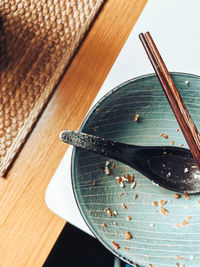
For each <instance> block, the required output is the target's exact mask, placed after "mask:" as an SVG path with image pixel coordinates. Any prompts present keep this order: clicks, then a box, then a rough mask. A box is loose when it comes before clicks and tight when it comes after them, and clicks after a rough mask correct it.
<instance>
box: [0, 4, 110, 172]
mask: <svg viewBox="0 0 200 267" xmlns="http://www.w3.org/2000/svg"><path fill="white" fill-rule="evenodd" d="M104 1H105V0H1V1H0V20H1V22H0V23H1V24H0V176H3V175H5V173H6V171H7V169H8V168H9V166H10V164H11V163H12V161H13V159H14V158H15V156H16V155H17V153H18V152H19V150H20V148H21V146H22V144H23V143H24V141H25V139H26V137H27V135H28V134H29V133H30V131H31V129H32V128H33V125H34V124H35V122H36V120H37V118H38V116H39V115H40V114H41V112H42V110H43V107H44V105H45V104H46V103H47V101H48V99H49V96H50V95H51V93H52V91H53V89H54V88H55V86H56V84H57V83H58V81H59V79H60V77H61V76H62V74H63V72H64V70H65V69H66V67H67V65H68V63H69V61H70V59H71V58H72V56H73V54H74V52H75V50H76V48H77V47H78V45H79V44H80V42H81V40H82V39H83V37H84V35H85V34H86V32H87V30H88V29H89V26H90V24H91V22H92V21H93V19H94V17H95V15H96V14H97V12H98V10H99V8H100V6H101V5H102V4H103V2H104Z"/></svg>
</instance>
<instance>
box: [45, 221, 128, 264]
mask: <svg viewBox="0 0 200 267" xmlns="http://www.w3.org/2000/svg"><path fill="white" fill-rule="evenodd" d="M43 266H44V267H124V266H125V263H123V262H121V261H119V260H118V259H115V257H114V255H113V254H112V253H110V252H109V251H108V250H107V249H106V248H105V247H104V246H103V245H102V244H101V243H100V242H99V241H97V240H96V239H95V238H93V237H91V236H89V235H88V234H86V233H84V232H83V231H81V230H79V229H78V228H76V227H74V226H72V225H71V224H69V223H67V224H66V225H65V227H64V229H63V231H62V233H61V234H60V236H59V238H58V240H57V241H56V243H55V245H54V247H53V249H52V251H51V252H50V254H49V256H48V258H47V259H46V261H45V263H44V265H43Z"/></svg>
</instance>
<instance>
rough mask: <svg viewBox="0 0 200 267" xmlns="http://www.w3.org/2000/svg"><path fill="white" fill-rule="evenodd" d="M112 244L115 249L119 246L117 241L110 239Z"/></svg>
mask: <svg viewBox="0 0 200 267" xmlns="http://www.w3.org/2000/svg"><path fill="white" fill-rule="evenodd" d="M112 244H113V246H114V247H115V248H116V249H119V248H120V246H119V245H118V244H117V243H115V242H114V241H112Z"/></svg>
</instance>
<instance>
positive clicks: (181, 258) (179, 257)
mask: <svg viewBox="0 0 200 267" xmlns="http://www.w3.org/2000/svg"><path fill="white" fill-rule="evenodd" d="M176 257H177V258H178V259H179V260H184V258H183V257H181V256H179V255H176Z"/></svg>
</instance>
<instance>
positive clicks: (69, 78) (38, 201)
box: [0, 0, 147, 267]
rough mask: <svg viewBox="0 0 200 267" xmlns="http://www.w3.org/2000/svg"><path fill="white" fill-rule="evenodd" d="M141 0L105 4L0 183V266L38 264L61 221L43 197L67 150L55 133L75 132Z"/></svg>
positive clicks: (51, 243)
mask: <svg viewBox="0 0 200 267" xmlns="http://www.w3.org/2000/svg"><path fill="white" fill-rule="evenodd" d="M146 2H147V0H107V1H106V3H105V5H104V7H103V8H102V10H101V12H100V13H99V15H98V17H97V19H96V21H95V23H94V24H93V26H92V27H91V29H90V31H89V33H88V35H87V37H86V38H85V40H84V41H83V43H82V44H81V46H80V48H79V49H78V52H77V53H76V55H75V57H74V58H73V60H72V62H71V64H70V66H69V67H68V69H67V71H66V72H65V75H64V76H63V79H62V80H61V82H60V84H59V86H58V87H57V89H56V91H55V93H54V94H53V96H52V98H51V99H50V101H49V103H48V105H47V107H46V109H45V110H44V112H43V113H42V115H41V117H40V119H39V121H38V123H37V125H36V126H35V128H34V130H33V131H32V133H31V135H30V136H29V138H28V140H27V142H26V143H25V145H24V147H23V149H22V151H21V152H20V154H19V155H18V157H17V159H16V160H15V162H14V164H13V166H12V168H11V169H10V171H9V173H8V175H7V178H6V179H1V180H0V182H1V183H0V206H1V212H0V240H1V242H0V266H4V267H7V266H8V267H11V266H12V267H15V266H17V267H20V266H31V267H32V266H42V264H43V263H44V261H45V260H46V258H47V256H48V254H49V252H50V251H51V249H52V247H53V245H54V243H55V241H56V240H57V238H58V236H59V234H60V233H61V231H62V229H63V227H64V225H65V223H66V222H65V221H64V220H62V219H61V218H59V217H58V216H56V215H55V214H53V213H52V212H51V211H50V210H49V209H48V208H47V206H46V204H45V200H44V196H45V191H46V188H47V185H48V183H49V182H50V180H51V178H52V176H53V174H54V172H55V171H56V168H57V167H58V165H59V162H60V161H61V159H62V157H63V155H64V153H65V151H66V149H67V147H66V145H64V144H63V143H61V142H60V141H59V138H58V135H59V132H60V130H61V129H64V128H68V129H74V130H77V129H78V127H79V126H80V124H81V122H82V120H83V119H84V116H85V115H86V113H87V111H88V109H89V107H90V106H91V104H92V102H93V100H94V98H95V96H96V95H97V93H98V91H99V89H100V88H101V85H102V84H103V82H104V80H105V78H106V76H107V74H108V72H109V70H110V69H111V67H112V65H113V63H114V61H115V59H116V57H117V55H118V54H119V52H120V50H121V48H122V46H123V44H124V43H125V41H126V39H127V37H128V35H129V33H130V31H131V29H132V28H133V26H134V24H135V23H136V21H137V19H138V17H139V15H140V13H141V12H142V10H143V8H144V6H145V4H146Z"/></svg>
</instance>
